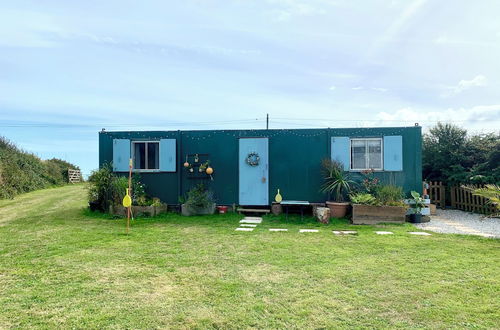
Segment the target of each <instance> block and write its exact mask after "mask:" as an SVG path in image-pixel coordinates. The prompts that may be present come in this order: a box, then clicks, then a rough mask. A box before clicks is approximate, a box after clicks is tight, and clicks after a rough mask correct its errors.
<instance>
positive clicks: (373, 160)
mask: <svg viewBox="0 0 500 330" xmlns="http://www.w3.org/2000/svg"><path fill="white" fill-rule="evenodd" d="M367 142H368V165H369V168H373V169H381V168H382V141H380V140H368V141H367Z"/></svg>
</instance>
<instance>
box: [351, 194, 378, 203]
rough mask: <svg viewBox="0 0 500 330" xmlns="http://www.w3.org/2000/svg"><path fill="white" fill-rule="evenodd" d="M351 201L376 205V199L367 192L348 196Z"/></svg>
mask: <svg viewBox="0 0 500 330" xmlns="http://www.w3.org/2000/svg"><path fill="white" fill-rule="evenodd" d="M350 198H351V202H353V203H354V204H362V205H376V204H377V199H376V198H375V197H374V196H373V195H372V194H368V193H357V194H353V195H351V196H350Z"/></svg>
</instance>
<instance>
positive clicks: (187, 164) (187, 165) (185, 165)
mask: <svg viewBox="0 0 500 330" xmlns="http://www.w3.org/2000/svg"><path fill="white" fill-rule="evenodd" d="M184 167H189V162H188V156H187V155H186V161H185V162H184Z"/></svg>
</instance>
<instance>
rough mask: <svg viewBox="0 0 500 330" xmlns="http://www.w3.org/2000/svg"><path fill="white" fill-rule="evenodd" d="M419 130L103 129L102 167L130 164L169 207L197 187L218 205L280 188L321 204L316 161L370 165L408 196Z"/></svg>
mask: <svg viewBox="0 0 500 330" xmlns="http://www.w3.org/2000/svg"><path fill="white" fill-rule="evenodd" d="M421 133H422V132H421V127H419V126H414V127H381V128H327V129H326V128H325V129H270V130H210V131H208V130H207V131H134V132H107V131H102V132H100V133H99V164H100V166H102V165H103V164H105V163H112V164H113V169H114V171H115V172H123V173H124V174H125V173H126V172H128V167H129V159H133V167H134V172H139V173H140V175H141V182H143V183H144V184H145V185H146V192H147V193H148V194H149V195H150V196H151V197H159V198H160V199H161V200H162V201H163V202H165V203H168V204H178V203H179V196H183V195H184V194H185V193H186V192H187V191H188V190H189V189H190V188H191V187H192V186H194V185H196V184H198V183H204V184H205V185H206V186H208V187H209V188H210V189H211V190H212V191H213V192H214V194H215V197H216V200H217V203H218V204H226V205H231V204H233V203H235V204H239V205H269V204H270V203H271V202H272V201H273V199H274V196H275V194H276V191H277V189H280V192H281V195H282V196H283V198H284V199H287V200H306V201H309V202H323V201H325V200H326V199H327V196H325V195H324V194H322V193H320V192H319V190H320V187H321V185H322V175H321V168H320V164H321V160H322V159H323V158H326V157H332V158H333V159H337V160H340V161H341V162H342V163H343V164H344V167H345V170H347V171H350V172H352V176H353V177H354V178H358V179H360V178H361V174H360V172H361V171H362V170H364V169H370V168H373V169H375V171H376V172H375V176H376V177H378V178H380V180H381V181H382V182H383V183H387V184H394V185H399V186H402V187H403V188H404V191H405V192H406V193H407V194H408V193H409V192H410V191H411V190H416V191H419V192H421V190H422V158H421V152H422V142H421V141H422V138H421ZM196 158H197V159H196ZM206 161H210V163H209V165H210V167H212V169H213V174H212V175H211V176H210V175H208V174H207V173H206V170H205V166H204V165H205V164H206ZM186 162H187V163H189V167H185V166H184V164H185V163H186ZM200 165H203V166H202V171H200V169H199V167H200Z"/></svg>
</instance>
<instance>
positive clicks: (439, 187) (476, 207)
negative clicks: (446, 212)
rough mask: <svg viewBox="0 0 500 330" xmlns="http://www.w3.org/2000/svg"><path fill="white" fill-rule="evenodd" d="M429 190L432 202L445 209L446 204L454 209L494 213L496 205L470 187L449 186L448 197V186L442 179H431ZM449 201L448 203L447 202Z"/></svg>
mask: <svg viewBox="0 0 500 330" xmlns="http://www.w3.org/2000/svg"><path fill="white" fill-rule="evenodd" d="M427 183H428V184H429V188H428V190H427V192H428V194H429V198H430V200H431V203H432V204H435V205H436V206H437V207H440V208H442V209H444V208H445V207H446V204H448V205H449V206H451V208H453V209H457V210H462V211H467V212H475V213H483V214H491V213H494V212H495V211H496V210H495V206H494V205H492V204H490V203H488V200H487V199H486V198H484V197H480V196H475V195H473V194H472V191H471V190H470V189H466V188H463V187H461V186H451V187H449V192H448V193H449V195H448V196H449V197H448V198H447V190H446V186H445V185H444V184H443V183H442V182H441V181H429V182H427ZM447 201H448V203H446V202H447Z"/></svg>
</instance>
